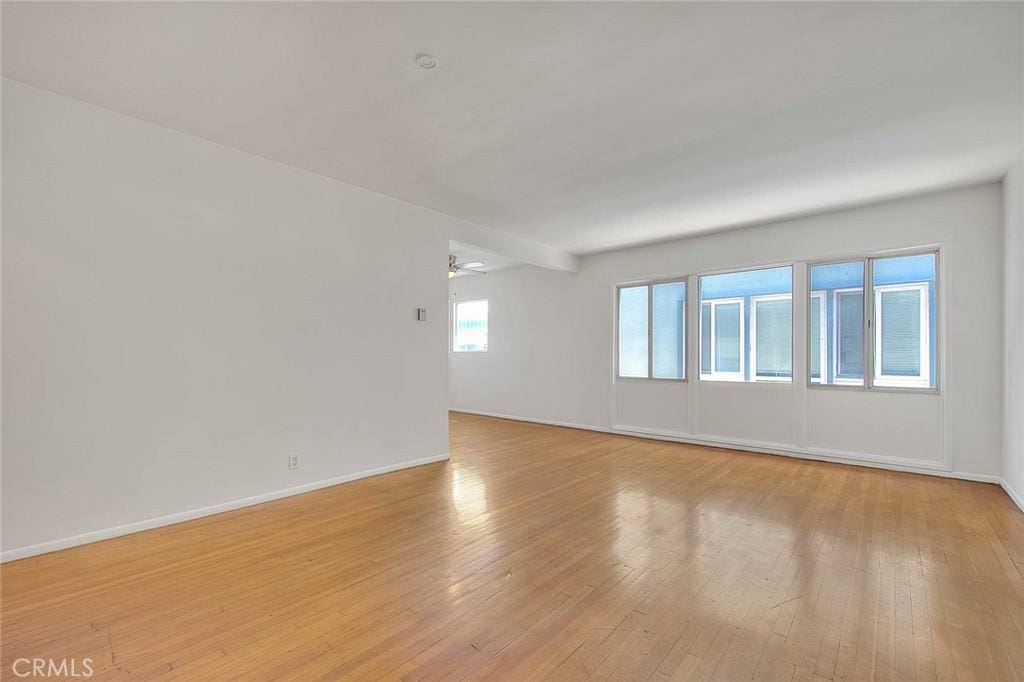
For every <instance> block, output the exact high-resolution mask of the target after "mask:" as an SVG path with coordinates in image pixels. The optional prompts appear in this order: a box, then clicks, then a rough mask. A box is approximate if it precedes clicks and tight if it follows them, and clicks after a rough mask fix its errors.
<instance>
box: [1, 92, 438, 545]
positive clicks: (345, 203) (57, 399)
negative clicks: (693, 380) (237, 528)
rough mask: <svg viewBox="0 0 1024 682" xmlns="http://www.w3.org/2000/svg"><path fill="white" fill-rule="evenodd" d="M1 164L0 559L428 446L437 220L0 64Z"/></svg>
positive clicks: (418, 453)
mask: <svg viewBox="0 0 1024 682" xmlns="http://www.w3.org/2000/svg"><path fill="white" fill-rule="evenodd" d="M3 183H4V202H3V220H4V244H3V332H4V339H3V351H4V354H3V398H4V401H3V426H4V429H3V510H2V511H3V548H4V549H5V550H8V551H7V552H5V556H6V557H7V558H10V557H11V556H17V555H18V554H20V553H23V552H22V550H23V549H24V548H25V547H27V546H33V545H37V544H38V543H47V542H51V541H57V542H56V545H46V546H44V547H43V548H44V549H45V548H52V547H53V546H57V545H60V544H61V542H60V541H61V540H62V539H67V538H69V537H72V536H78V535H80V534H90V533H92V535H88V536H87V537H86V538H85V539H88V538H90V537H96V536H97V535H96V533H97V532H99V535H100V536H102V534H103V533H102V531H103V529H109V528H111V527H115V526H120V525H122V524H133V523H137V522H140V521H143V520H145V519H151V518H154V517H162V516H164V515H169V514H176V513H180V512H187V511H188V510H193V509H197V508H204V507H208V506H210V505H220V504H223V503H226V502H231V501H233V500H238V499H239V498H246V497H249V496H258V495H265V494H267V493H270V492H272V491H279V490H281V489H286V488H291V487H294V486H302V485H304V484H313V483H315V482H318V481H323V480H325V479H332V478H334V477H344V476H349V475H352V474H356V473H358V472H364V471H367V470H372V469H375V468H381V467H389V466H395V465H398V464H401V463H403V462H407V461H409V460H416V459H419V458H425V457H436V456H443V455H444V454H445V453H446V451H447V385H446V371H447V370H446V364H447V358H446V355H445V343H446V339H447V330H446V317H447V316H446V314H445V303H446V292H445V287H446V284H445V282H446V279H445V276H444V273H445V270H444V267H445V264H446V262H447V246H448V237H449V233H450V232H451V231H452V228H453V223H452V219H449V218H447V217H445V216H442V215H440V214H437V213H434V212H430V211H426V210H422V209H419V208H416V207H413V206H411V205H409V204H405V203H402V202H399V201H395V200H392V199H389V198H387V197H383V196H381V195H377V194H374V193H371V192H367V191H364V190H361V189H358V188H354V187H351V186H347V185H344V184H341V183H338V182H336V181H333V180H329V179H327V178H323V177H320V176H317V175H313V174H310V173H306V172H303V171H299V170H296V169H293V168H290V167H287V166H284V165H281V164H278V163H274V162H271V161H267V160H265V159H262V158H259V157H255V156H252V155H249V154H245V153H242V152H239V151H235V150H232V149H229V148H226V147H222V146H219V145H216V144H213V143H210V142H206V141H203V140H199V139H197V138H193V137H190V136H187V135H184V134H180V133H176V132H174V131H171V130H168V129H165V128H161V127H158V126H155V125H151V124H148V123H144V122H142V121H139V120H136V119H133V118H129V117H125V116H122V115H119V114H115V113H112V112H109V111H106V110H103V109H98V108H95V107H92V106H89V105H86V104H83V103H81V102H78V101H75V100H72V99H68V98H65V97H62V96H58V95H54V94H51V93H48V92H44V91H42V90H38V89H34V88H32V87H29V86H26V85H23V84H20V83H17V82H12V81H4V85H3ZM416 307H426V308H427V309H428V310H429V318H428V319H429V321H428V322H426V323H419V322H416V321H415V308H416ZM292 451H299V452H301V455H302V466H301V467H300V468H299V469H298V470H296V471H289V470H288V469H287V466H286V455H287V453H289V452H292ZM79 539H82V538H79ZM36 549H37V550H38V549H39V548H36ZM11 550H14V551H11Z"/></svg>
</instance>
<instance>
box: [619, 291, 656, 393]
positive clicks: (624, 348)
mask: <svg viewBox="0 0 1024 682" xmlns="http://www.w3.org/2000/svg"><path fill="white" fill-rule="evenodd" d="M647 293H648V287H647V285H644V286H641V287H622V288H621V289H619V376H620V377H638V378H647V370H648V366H647V365H648V362H647V358H648V355H647V350H648V349H647V346H648V342H649V340H650V337H649V336H648V333H647V314H648V312H650V311H649V306H648V303H647Z"/></svg>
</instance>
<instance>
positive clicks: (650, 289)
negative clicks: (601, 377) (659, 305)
mask: <svg viewBox="0 0 1024 682" xmlns="http://www.w3.org/2000/svg"><path fill="white" fill-rule="evenodd" d="M659 284H682V285H683V333H682V336H681V337H680V338H681V339H682V341H683V376H681V377H656V376H654V287H655V286H657V285H659ZM639 287H647V376H645V377H632V376H622V374H621V372H620V370H619V312H620V310H619V309H620V307H621V305H622V293H621V292H622V290H623V289H636V288H639ZM689 306H690V277H689V275H687V276H684V277H671V278H669V279H655V280H648V281H643V282H630V283H626V284H616V285H615V319H614V320H613V324H614V325H615V329H614V331H613V333H614V335H615V348H614V349H613V351H614V353H615V370H614V371H615V380H616V381H683V382H685V381H686V380H687V376H688V374H689V371H690V366H689V365H690V363H689V361H688V360H689V358H688V357H687V354H688V353H689V348H690V345H689V344H690V338H689V336H690V325H689V324H688V322H689V320H688V319H687V315H688V311H689Z"/></svg>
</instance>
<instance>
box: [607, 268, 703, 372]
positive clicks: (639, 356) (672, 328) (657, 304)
mask: <svg viewBox="0 0 1024 682" xmlns="http://www.w3.org/2000/svg"><path fill="white" fill-rule="evenodd" d="M618 298H619V304H618V305H619V312H618V321H619V330H618V376H620V377H625V378H635V379H648V378H654V379H683V378H685V376H686V282H684V281H673V282H657V283H648V284H639V285H634V286H623V287H619V290H618Z"/></svg>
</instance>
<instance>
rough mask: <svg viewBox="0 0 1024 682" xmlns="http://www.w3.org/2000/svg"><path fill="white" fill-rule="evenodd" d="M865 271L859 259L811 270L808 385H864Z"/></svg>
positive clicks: (817, 266)
mask: <svg viewBox="0 0 1024 682" xmlns="http://www.w3.org/2000/svg"><path fill="white" fill-rule="evenodd" d="M864 268H865V265H864V261H862V260H856V261H845V262H841V263H826V264H823V265H812V266H811V268H810V287H811V292H812V294H811V308H810V311H811V312H810V314H809V315H808V318H807V336H808V340H809V345H808V362H807V364H808V368H809V371H810V379H811V383H815V384H826V385H828V384H848V385H858V386H862V385H864ZM815 297H817V298H815ZM815 311H817V314H815Z"/></svg>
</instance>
